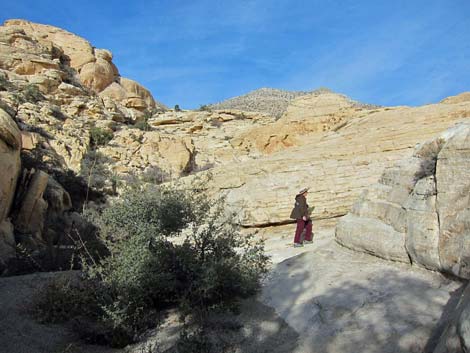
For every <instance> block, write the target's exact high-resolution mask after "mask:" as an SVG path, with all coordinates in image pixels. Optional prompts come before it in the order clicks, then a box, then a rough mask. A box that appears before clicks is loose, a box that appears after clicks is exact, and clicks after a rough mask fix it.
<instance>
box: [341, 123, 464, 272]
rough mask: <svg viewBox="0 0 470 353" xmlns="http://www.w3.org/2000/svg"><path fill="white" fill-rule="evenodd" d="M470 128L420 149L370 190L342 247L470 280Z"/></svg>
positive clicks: (344, 231)
mask: <svg viewBox="0 0 470 353" xmlns="http://www.w3.org/2000/svg"><path fill="white" fill-rule="evenodd" d="M469 170H470V124H469V123H462V124H459V125H457V126H455V127H453V128H451V129H449V130H447V131H445V132H444V133H442V134H440V135H439V136H438V137H437V138H434V139H432V140H430V141H428V142H425V143H423V144H421V145H419V146H418V147H417V148H416V149H415V152H414V153H413V155H412V156H411V157H410V158H407V159H405V160H402V161H400V162H398V163H397V164H396V165H395V166H393V167H391V168H388V169H386V170H385V172H384V173H383V174H382V176H381V178H380V180H379V182H378V183H377V184H375V185H373V186H372V187H369V188H367V189H366V190H365V191H364V192H363V193H362V195H361V197H360V199H359V200H358V201H357V202H356V203H355V204H354V206H353V207H352V210H351V212H350V213H349V214H347V215H346V216H345V217H343V218H342V219H341V220H340V222H339V223H338V225H337V229H336V239H337V241H338V242H339V243H340V244H342V245H344V246H346V247H349V248H352V249H355V250H360V251H365V252H368V253H371V254H374V255H377V256H380V257H383V258H386V259H390V260H395V261H401V262H410V261H411V262H412V263H415V264H418V265H421V266H423V267H426V268H428V269H431V270H437V271H442V272H446V273H450V274H452V275H455V276H458V277H461V278H467V279H468V278H470V270H469V269H470V257H469V255H468V254H470V179H469V178H468V171H469Z"/></svg>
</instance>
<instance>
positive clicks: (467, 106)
mask: <svg viewBox="0 0 470 353" xmlns="http://www.w3.org/2000/svg"><path fill="white" fill-rule="evenodd" d="M337 112H338V110H337ZM330 114H332V113H330ZM469 117H470V102H469V101H464V102H460V103H456V104H433V105H427V106H423V107H419V108H408V107H397V108H377V109H372V110H371V109H365V110H364V108H359V110H358V111H357V112H356V115H353V116H351V117H349V118H348V120H347V121H346V123H345V124H344V125H342V126H341V125H340V126H339V127H337V128H332V129H330V131H327V132H326V133H318V132H313V133H310V134H303V132H302V131H300V132H295V133H293V134H292V136H291V138H292V140H294V138H295V139H298V140H301V141H302V143H300V144H299V145H293V146H291V147H284V148H283V149H281V150H278V151H277V152H274V153H271V154H269V155H262V156H263V157H262V158H255V159H252V160H249V159H247V160H246V161H241V162H239V163H236V164H226V165H224V166H221V167H218V168H214V169H212V170H211V173H210V176H211V181H209V182H208V186H209V189H210V190H212V191H213V192H214V193H220V192H223V193H225V194H226V195H227V200H228V202H230V203H231V204H232V205H234V206H235V207H236V208H237V209H239V210H241V211H240V222H241V224H243V225H245V226H259V225H267V224H277V223H283V222H286V221H289V219H288V217H289V214H290V210H291V209H292V207H293V201H294V196H295V194H296V193H297V191H298V190H300V189H302V188H303V187H305V186H309V187H311V193H310V194H309V203H310V204H312V205H315V206H316V208H315V210H314V213H313V217H314V218H315V219H323V218H333V217H339V216H342V215H344V214H346V213H347V212H348V211H349V209H350V207H351V206H352V204H353V203H354V201H355V200H356V199H357V197H359V195H360V194H361V192H362V190H363V189H364V188H366V187H368V186H370V185H372V184H374V183H376V182H377V181H378V180H379V178H380V176H381V174H382V171H383V170H384V169H385V168H388V167H391V166H393V165H394V164H395V163H396V162H397V161H399V160H400V159H402V158H404V157H409V156H411V155H412V154H413V149H414V147H415V145H416V144H417V143H422V142H424V141H426V140H428V139H430V138H432V137H433V136H435V135H436V134H438V133H440V132H442V131H443V130H445V129H447V128H449V127H451V126H453V125H455V124H456V123H457V122H460V121H465V120H466V119H468V118H469ZM281 120H282V119H281ZM281 120H280V121H281ZM276 124H277V123H276ZM266 128H267V129H269V128H270V126H269V125H268V126H267V127H266ZM286 129H288V127H287V128H286ZM282 134H283V128H282V126H281V125H279V126H278V127H277V132H276V135H275V136H279V135H282Z"/></svg>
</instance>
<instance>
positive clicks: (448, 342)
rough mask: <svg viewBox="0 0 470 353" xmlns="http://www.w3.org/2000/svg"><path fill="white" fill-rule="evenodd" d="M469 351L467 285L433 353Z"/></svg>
mask: <svg viewBox="0 0 470 353" xmlns="http://www.w3.org/2000/svg"><path fill="white" fill-rule="evenodd" d="M469 351H470V285H467V286H466V288H465V290H464V291H463V293H462V295H461V296H460V300H459V302H458V303H457V306H456V307H455V308H454V310H453V313H452V315H451V318H450V319H449V323H448V325H447V326H446V328H445V330H444V332H443V333H442V335H441V337H440V338H439V341H438V344H437V346H436V348H435V349H434V350H433V353H466V352H469Z"/></svg>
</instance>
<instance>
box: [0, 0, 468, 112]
mask: <svg viewBox="0 0 470 353" xmlns="http://www.w3.org/2000/svg"><path fill="white" fill-rule="evenodd" d="M8 18H24V19H28V20H31V21H34V22H39V23H46V24H51V25H54V26H58V27H62V28H65V29H67V30H69V31H71V32H73V33H76V34H78V35H80V36H82V37H84V38H86V39H87V40H89V41H90V42H91V43H92V45H94V46H95V47H98V48H106V49H110V50H111V51H112V52H113V53H114V62H115V63H116V65H117V66H118V68H119V71H120V73H121V75H122V76H124V77H129V78H132V79H135V80H137V81H139V82H140V83H142V84H143V85H145V86H146V87H148V88H149V89H150V90H151V91H152V93H153V95H154V96H155V98H156V99H158V100H160V101H162V102H163V103H165V104H167V105H169V106H173V105H175V104H179V105H180V106H181V107H183V108H197V107H199V106H200V105H201V104H207V103H212V102H216V101H220V100H223V99H226V98H229V97H233V96H237V95H241V94H244V93H246V92H248V91H251V90H254V89H257V88H260V87H274V88H282V89H287V90H312V89H315V88H317V87H321V86H322V87H329V88H331V89H333V90H334V91H337V92H341V93H344V94H347V95H349V96H350V97H352V98H354V99H357V100H360V101H363V102H367V103H375V104H382V105H402V104H406V105H421V104H426V103H430V102H436V101H439V100H440V99H442V98H444V97H446V96H449V95H454V94H457V93H460V92H463V91H469V90H470V0H363V1H361V0H344V1H340V0H332V1H329V0H322V1H318V0H310V1H307V0H305V1H295V0H225V1H224V0H219V1H216V0H161V1H142V0H134V1H98V0H93V1H91V0H83V1H77V0H73V1H69V0H62V1H47V0H30V1H26V0H15V1H5V2H3V3H2V5H1V12H0V20H1V21H2V22H3V21H4V20H5V19H8Z"/></svg>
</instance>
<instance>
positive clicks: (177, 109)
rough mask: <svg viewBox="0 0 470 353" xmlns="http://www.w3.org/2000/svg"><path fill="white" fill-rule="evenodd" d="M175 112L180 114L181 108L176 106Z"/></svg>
mask: <svg viewBox="0 0 470 353" xmlns="http://www.w3.org/2000/svg"><path fill="white" fill-rule="evenodd" d="M174 110H175V112H180V111H181V108H180V106H179V104H175V108H174Z"/></svg>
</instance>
